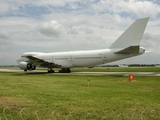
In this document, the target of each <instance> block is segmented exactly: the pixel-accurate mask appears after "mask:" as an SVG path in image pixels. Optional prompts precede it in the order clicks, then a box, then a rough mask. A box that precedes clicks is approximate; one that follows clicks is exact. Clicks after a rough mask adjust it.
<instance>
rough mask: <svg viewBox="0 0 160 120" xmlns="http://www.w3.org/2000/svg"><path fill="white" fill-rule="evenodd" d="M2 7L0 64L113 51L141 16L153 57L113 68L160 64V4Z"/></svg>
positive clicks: (0, 2)
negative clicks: (26, 55) (44, 55)
mask: <svg viewBox="0 0 160 120" xmlns="http://www.w3.org/2000/svg"><path fill="white" fill-rule="evenodd" d="M0 8H1V9H0V65H16V64H17V63H16V60H17V59H18V58H20V55H21V54H22V53H23V52H31V51H32V52H33V51H34V52H57V51H75V50H92V49H105V48H108V47H109V46H110V45H111V44H112V42H114V41H115V40H116V39H117V37H119V36H120V35H121V34H122V32H123V31H125V30H126V29H127V28H128V27H129V26H130V25H131V24H132V23H133V22H134V21H135V20H136V19H138V18H142V17H150V19H149V22H148V25H147V28H146V30H145V34H144V36H143V39H142V42H141V46H143V47H145V49H146V50H147V51H150V52H149V53H145V54H143V55H141V56H138V57H135V58H129V59H126V60H122V61H119V62H115V63H113V64H117V63H118V64H125V63H130V64H135V63H139V64H143V63H144V64H155V63H157V64H160V0H0Z"/></svg>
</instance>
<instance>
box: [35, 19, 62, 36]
mask: <svg viewBox="0 0 160 120" xmlns="http://www.w3.org/2000/svg"><path fill="white" fill-rule="evenodd" d="M36 29H37V30H38V31H39V32H40V33H41V34H43V35H46V36H48V37H58V36H59V35H60V34H61V30H62V29H63V27H62V26H61V25H60V24H59V23H58V22H57V21H55V20H52V21H50V22H43V23H41V24H40V25H38V26H37V27H36Z"/></svg>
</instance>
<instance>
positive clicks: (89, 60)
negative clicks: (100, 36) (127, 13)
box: [17, 17, 149, 73]
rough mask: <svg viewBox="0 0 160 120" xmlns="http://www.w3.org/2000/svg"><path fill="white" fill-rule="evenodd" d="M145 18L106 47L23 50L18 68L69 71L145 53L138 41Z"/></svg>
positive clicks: (146, 20)
mask: <svg viewBox="0 0 160 120" xmlns="http://www.w3.org/2000/svg"><path fill="white" fill-rule="evenodd" d="M148 19H149V17H147V18H140V19H137V20H136V21H135V22H134V23H133V24H132V25H131V26H130V27H129V28H128V29H127V30H126V31H125V32H124V33H123V34H122V35H121V36H120V37H119V38H118V39H117V40H116V41H115V42H114V43H113V44H112V45H111V46H110V47H109V48H108V49H101V50H88V51H74V52H52V53H41V52H25V53H23V54H22V55H21V58H20V59H19V60H17V62H18V64H19V68H20V69H22V70H24V71H27V70H35V69H36V66H40V67H46V68H48V72H49V73H54V70H53V68H61V69H60V70H59V72H60V73H70V72H71V70H70V68H73V67H94V66H96V65H100V64H104V63H109V62H113V61H117V60H121V59H125V58H129V57H133V56H137V55H141V54H143V53H145V49H144V48H143V47H141V46H140V41H141V39H142V36H143V34H144V30H145V28H146V25H147V23H148Z"/></svg>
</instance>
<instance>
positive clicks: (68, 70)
mask: <svg viewBox="0 0 160 120" xmlns="http://www.w3.org/2000/svg"><path fill="white" fill-rule="evenodd" d="M59 73H71V70H70V68H62V69H61V70H59Z"/></svg>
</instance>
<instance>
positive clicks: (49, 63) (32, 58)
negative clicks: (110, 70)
mask: <svg viewBox="0 0 160 120" xmlns="http://www.w3.org/2000/svg"><path fill="white" fill-rule="evenodd" d="M25 57H26V58H28V59H29V61H31V63H36V64H38V65H40V66H41V67H48V66H51V67H60V66H61V65H58V64H55V63H54V62H52V61H51V60H43V59H40V58H38V57H35V56H32V55H28V56H25Z"/></svg>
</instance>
